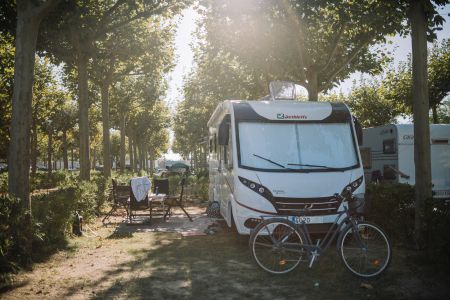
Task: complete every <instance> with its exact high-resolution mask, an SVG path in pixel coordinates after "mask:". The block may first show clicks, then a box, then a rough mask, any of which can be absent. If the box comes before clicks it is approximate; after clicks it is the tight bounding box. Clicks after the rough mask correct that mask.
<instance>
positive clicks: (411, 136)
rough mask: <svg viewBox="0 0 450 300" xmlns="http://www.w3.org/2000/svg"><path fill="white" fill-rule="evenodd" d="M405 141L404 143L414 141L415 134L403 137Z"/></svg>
mask: <svg viewBox="0 0 450 300" xmlns="http://www.w3.org/2000/svg"><path fill="white" fill-rule="evenodd" d="M403 140H404V141H408V140H414V135H413V134H405V135H404V136H403Z"/></svg>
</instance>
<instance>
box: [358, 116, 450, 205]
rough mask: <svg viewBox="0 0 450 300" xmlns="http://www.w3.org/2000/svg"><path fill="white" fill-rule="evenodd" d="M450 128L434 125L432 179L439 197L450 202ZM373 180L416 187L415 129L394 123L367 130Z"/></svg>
mask: <svg viewBox="0 0 450 300" xmlns="http://www.w3.org/2000/svg"><path fill="white" fill-rule="evenodd" d="M449 141H450V125H448V124H445V125H444V124H435V125H434V124H433V125H430V148H431V173H432V174H431V177H432V183H433V194H434V197H436V198H442V199H450V143H449ZM360 150H361V156H362V158H363V165H364V171H365V173H366V178H367V179H368V180H369V181H375V180H379V179H382V180H387V181H391V182H399V183H407V184H410V185H414V184H415V182H416V178H415V170H414V168H415V165H414V126H413V125H412V124H400V125H397V124H392V125H385V126H379V127H373V128H366V129H363V145H362V147H361V149H360Z"/></svg>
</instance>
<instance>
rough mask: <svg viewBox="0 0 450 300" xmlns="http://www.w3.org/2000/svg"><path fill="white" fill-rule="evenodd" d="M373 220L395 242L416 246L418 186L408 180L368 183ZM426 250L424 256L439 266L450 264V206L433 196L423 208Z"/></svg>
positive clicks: (446, 267)
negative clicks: (410, 183)
mask: <svg viewBox="0 0 450 300" xmlns="http://www.w3.org/2000/svg"><path fill="white" fill-rule="evenodd" d="M366 199H367V200H368V203H369V207H370V209H369V212H368V218H369V220H371V221H373V222H375V223H377V224H378V225H380V226H381V227H382V228H383V229H384V230H385V231H386V233H387V234H388V235H389V237H390V239H391V241H392V242H394V243H400V244H405V245H407V246H409V247H411V246H414V245H415V242H414V217H415V209H414V188H413V187H411V186H410V185H406V184H390V185H387V184H386V185H373V184H372V185H370V184H369V185H367V190H366ZM423 217H424V229H425V236H426V240H425V250H424V251H423V252H422V254H423V255H422V259H423V260H424V261H426V262H427V263H431V264H433V265H435V266H436V267H438V268H441V269H442V268H443V269H449V268H450V252H449V251H448V249H449V248H450V230H448V229H449V228H450V207H449V205H446V204H445V202H444V201H442V200H437V199H429V200H427V201H425V207H424V211H423Z"/></svg>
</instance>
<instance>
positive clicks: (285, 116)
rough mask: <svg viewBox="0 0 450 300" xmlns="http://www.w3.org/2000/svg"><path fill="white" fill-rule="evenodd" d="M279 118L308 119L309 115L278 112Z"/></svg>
mask: <svg viewBox="0 0 450 300" xmlns="http://www.w3.org/2000/svg"><path fill="white" fill-rule="evenodd" d="M277 119H279V120H306V119H308V117H307V116H305V115H288V114H283V113H279V114H277Z"/></svg>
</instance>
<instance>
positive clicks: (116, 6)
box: [99, 0, 126, 24]
mask: <svg viewBox="0 0 450 300" xmlns="http://www.w3.org/2000/svg"><path fill="white" fill-rule="evenodd" d="M125 2H126V0H118V1H117V2H116V3H114V5H113V6H111V7H110V8H109V9H108V10H107V11H105V13H104V14H103V16H102V18H101V19H100V22H99V24H104V23H105V21H106V20H107V18H109V17H110V16H111V14H112V13H113V12H114V11H115V10H116V9H118V8H119V7H120V6H121V5H122V4H124V3H125Z"/></svg>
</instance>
